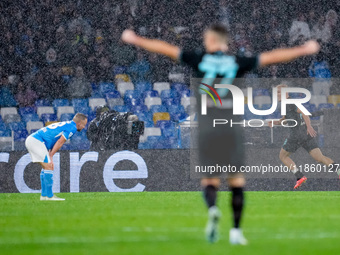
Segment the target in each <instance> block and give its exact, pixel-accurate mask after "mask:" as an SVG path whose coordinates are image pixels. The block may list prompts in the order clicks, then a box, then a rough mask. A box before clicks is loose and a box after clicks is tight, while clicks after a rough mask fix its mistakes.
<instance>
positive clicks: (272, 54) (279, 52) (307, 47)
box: [259, 40, 320, 67]
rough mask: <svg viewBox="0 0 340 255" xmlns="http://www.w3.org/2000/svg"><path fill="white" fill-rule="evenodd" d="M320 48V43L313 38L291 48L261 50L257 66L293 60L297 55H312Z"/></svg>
mask: <svg viewBox="0 0 340 255" xmlns="http://www.w3.org/2000/svg"><path fill="white" fill-rule="evenodd" d="M319 50H320V45H319V44H318V42H317V41H315V40H310V41H307V42H306V43H305V44H303V45H301V46H297V47H293V48H285V49H275V50H272V51H267V52H263V53H261V54H260V56H259V66H260V67H263V66H267V65H273V64H278V63H286V62H290V61H293V60H295V59H297V58H299V57H303V56H308V55H314V54H316V53H318V52H319Z"/></svg>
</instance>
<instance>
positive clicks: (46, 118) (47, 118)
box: [40, 113, 58, 123]
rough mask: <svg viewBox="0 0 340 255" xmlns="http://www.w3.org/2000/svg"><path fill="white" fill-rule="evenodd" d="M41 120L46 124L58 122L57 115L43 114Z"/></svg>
mask: <svg viewBox="0 0 340 255" xmlns="http://www.w3.org/2000/svg"><path fill="white" fill-rule="evenodd" d="M40 118H41V120H42V121H43V122H44V123H46V122H48V121H58V117H57V114H54V113H43V114H41V117H40Z"/></svg>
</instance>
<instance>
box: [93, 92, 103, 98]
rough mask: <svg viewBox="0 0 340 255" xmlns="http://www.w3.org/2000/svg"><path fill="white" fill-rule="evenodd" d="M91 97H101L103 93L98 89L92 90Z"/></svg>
mask: <svg viewBox="0 0 340 255" xmlns="http://www.w3.org/2000/svg"><path fill="white" fill-rule="evenodd" d="M91 98H103V95H102V93H100V92H99V91H96V90H92V93H91Z"/></svg>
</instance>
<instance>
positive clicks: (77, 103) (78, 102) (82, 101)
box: [72, 98, 89, 109]
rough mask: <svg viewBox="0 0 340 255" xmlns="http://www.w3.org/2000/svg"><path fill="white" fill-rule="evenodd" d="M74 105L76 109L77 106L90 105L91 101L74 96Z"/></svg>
mask: <svg viewBox="0 0 340 255" xmlns="http://www.w3.org/2000/svg"><path fill="white" fill-rule="evenodd" d="M72 106H73V107H74V109H76V108H77V107H85V106H89V101H88V100H87V99H85V98H74V99H72Z"/></svg>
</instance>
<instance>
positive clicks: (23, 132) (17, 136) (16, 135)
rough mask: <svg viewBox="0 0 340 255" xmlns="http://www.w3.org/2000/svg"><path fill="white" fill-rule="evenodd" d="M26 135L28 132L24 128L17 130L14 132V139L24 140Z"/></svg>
mask: <svg viewBox="0 0 340 255" xmlns="http://www.w3.org/2000/svg"><path fill="white" fill-rule="evenodd" d="M27 136H28V132H27V130H26V129H23V130H18V131H16V132H14V141H24V140H26V138H27Z"/></svg>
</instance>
